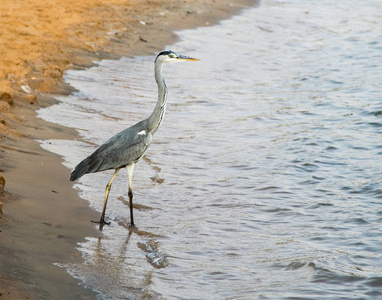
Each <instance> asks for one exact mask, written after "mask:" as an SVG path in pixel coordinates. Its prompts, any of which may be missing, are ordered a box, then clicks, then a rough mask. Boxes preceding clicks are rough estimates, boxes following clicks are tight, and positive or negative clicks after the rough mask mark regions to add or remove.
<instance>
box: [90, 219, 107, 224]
mask: <svg viewBox="0 0 382 300" xmlns="http://www.w3.org/2000/svg"><path fill="white" fill-rule="evenodd" d="M92 223H96V224H99V225H102V226H103V225H110V224H111V222H106V221H105V220H104V219H101V220H99V221H92Z"/></svg>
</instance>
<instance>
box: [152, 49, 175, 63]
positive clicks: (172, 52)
mask: <svg viewBox="0 0 382 300" xmlns="http://www.w3.org/2000/svg"><path fill="white" fill-rule="evenodd" d="M169 54H175V55H176V53H175V52H174V51H172V50H164V51H162V52H161V53H159V54H158V55H157V57H156V58H155V61H156V60H157V59H158V57H159V56H162V55H169Z"/></svg>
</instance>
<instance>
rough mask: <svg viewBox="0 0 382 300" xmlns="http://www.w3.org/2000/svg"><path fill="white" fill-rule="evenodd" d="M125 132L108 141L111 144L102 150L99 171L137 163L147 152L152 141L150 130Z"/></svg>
mask: <svg viewBox="0 0 382 300" xmlns="http://www.w3.org/2000/svg"><path fill="white" fill-rule="evenodd" d="M124 133H125V132H124V131H122V132H121V134H120V135H117V136H115V138H116V139H115V140H112V141H109V142H108V143H109V145H110V146H107V147H106V149H104V150H103V151H101V152H102V154H101V153H100V154H101V155H100V156H101V157H102V163H101V165H100V167H99V168H98V170H97V172H98V171H104V170H108V169H116V168H121V167H124V166H127V165H129V164H132V163H135V162H137V161H138V160H140V159H141V158H142V157H143V155H144V154H145V153H146V151H147V149H148V147H149V146H150V144H151V141H152V134H151V133H150V132H147V131H145V130H142V131H140V132H138V133H135V134H132V135H129V134H124ZM110 142H111V143H110ZM106 145H107V144H106ZM101 157H100V158H101Z"/></svg>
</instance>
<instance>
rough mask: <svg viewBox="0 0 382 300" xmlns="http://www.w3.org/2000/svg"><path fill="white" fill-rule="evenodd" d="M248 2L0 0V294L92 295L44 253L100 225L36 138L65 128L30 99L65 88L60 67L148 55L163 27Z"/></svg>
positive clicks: (38, 100)
mask: <svg viewBox="0 0 382 300" xmlns="http://www.w3.org/2000/svg"><path fill="white" fill-rule="evenodd" d="M231 2H232V3H233V4H230V3H231ZM255 2H256V1H254V0H235V1H227V0H222V1H214V0H186V1H176V0H170V1H165V3H163V2H162V1H156V0H154V1H137V0H131V1H123V0H109V1H106V0H67V1H58V0H51V1H42V0H28V1H21V0H15V1H6V2H4V1H3V2H2V3H0V12H1V13H0V21H1V24H2V26H1V28H0V43H1V45H2V46H1V48H0V139H1V143H0V160H1V165H0V175H2V176H4V178H5V180H6V184H5V188H4V192H3V194H2V195H0V202H2V204H3V207H2V210H3V213H2V214H1V215H0V241H1V243H0V299H94V298H95V294H94V292H92V291H90V290H87V289H85V288H83V287H82V286H80V285H79V282H78V281H77V280H76V279H74V278H72V277H71V276H70V275H68V274H67V273H66V271H65V270H64V269H61V268H59V267H56V266H55V265H53V263H57V262H58V263H68V262H78V261H81V255H80V253H79V252H78V251H77V250H76V249H75V247H76V245H77V243H79V242H81V241H83V240H84V237H85V236H100V235H101V233H100V232H99V231H98V230H96V226H94V224H93V223H91V222H90V220H93V219H95V220H97V219H98V218H99V215H98V213H96V212H94V211H92V210H90V208H89V207H88V204H87V202H86V201H84V200H82V199H81V198H79V197H78V195H77V192H76V190H75V189H73V187H72V183H71V182H70V181H69V176H70V171H69V170H68V169H66V168H65V167H64V166H63V165H62V164H61V158H60V157H58V156H57V155H55V154H52V153H49V152H46V151H44V150H43V149H42V148H41V147H40V146H39V144H38V142H36V140H45V139H53V138H54V139H74V138H76V131H75V130H73V129H70V128H64V127H59V126H57V125H54V124H50V123H47V122H45V121H43V120H40V119H39V118H37V117H36V110H37V109H39V108H41V107H46V106H49V105H52V104H54V103H56V102H57V100H55V98H54V95H59V94H68V93H71V92H73V90H72V88H71V87H70V86H68V85H66V84H65V83H64V82H63V80H62V76H63V73H64V71H65V70H68V69H78V68H86V67H89V66H91V65H92V62H93V61H96V60H100V59H106V58H107V59H110V58H111V59H117V58H119V57H121V56H130V55H140V54H143V55H149V54H150V55H153V57H154V55H155V53H156V52H158V51H160V50H162V48H163V47H164V46H165V45H168V44H170V43H171V42H172V41H175V39H176V35H174V34H173V33H172V31H173V30H179V29H183V28H193V27H197V26H208V25H212V24H214V23H216V22H217V21H218V20H220V19H224V18H228V17H229V16H230V15H232V14H234V13H237V12H239V11H240V10H241V9H242V8H244V7H246V6H248V5H251V4H255ZM201 51H203V50H202V49H201ZM0 183H1V180H0ZM103 188H104V187H100V191H102V190H103ZM102 193H103V192H100V202H102Z"/></svg>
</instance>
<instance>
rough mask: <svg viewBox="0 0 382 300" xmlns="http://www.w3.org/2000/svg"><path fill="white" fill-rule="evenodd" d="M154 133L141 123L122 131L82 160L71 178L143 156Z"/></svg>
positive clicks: (113, 167) (121, 164)
mask: <svg viewBox="0 0 382 300" xmlns="http://www.w3.org/2000/svg"><path fill="white" fill-rule="evenodd" d="M152 138H153V136H152V134H151V133H150V132H148V131H147V130H144V129H142V127H141V126H139V124H137V125H136V126H133V127H130V128H128V129H125V130H124V131H121V132H120V133H118V134H116V135H115V136H113V137H112V138H111V139H110V140H108V141H107V142H106V143H104V144H103V145H101V146H100V147H99V148H98V149H97V150H96V151H95V152H94V153H93V154H92V155H90V156H89V157H87V158H85V159H84V160H83V161H82V162H80V163H79V164H78V165H77V166H76V168H75V170H74V171H73V172H72V174H71V177H70V180H71V181H73V180H76V179H78V178H80V177H81V176H83V175H85V174H88V173H94V172H100V171H104V170H109V169H116V168H122V167H124V166H127V165H129V164H131V163H135V162H137V161H138V160H140V159H141V158H142V156H143V155H144V154H145V152H146V151H147V148H148V147H149V146H150V144H151V141H152Z"/></svg>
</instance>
